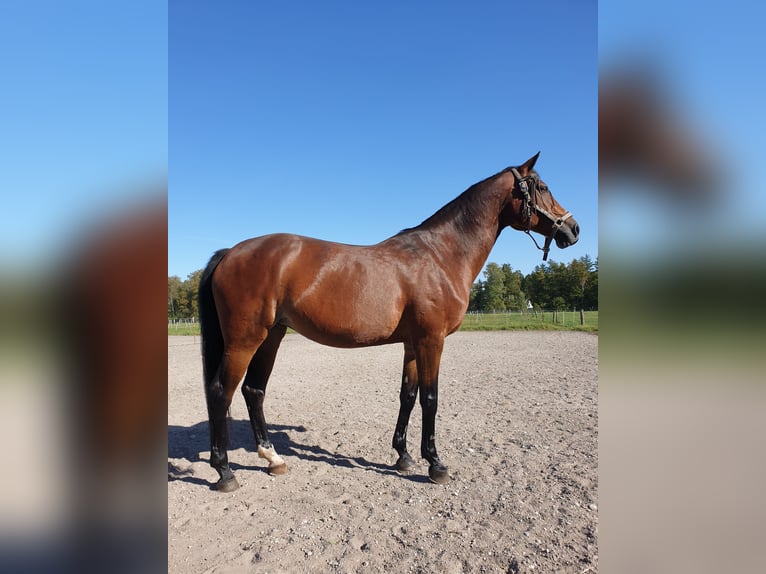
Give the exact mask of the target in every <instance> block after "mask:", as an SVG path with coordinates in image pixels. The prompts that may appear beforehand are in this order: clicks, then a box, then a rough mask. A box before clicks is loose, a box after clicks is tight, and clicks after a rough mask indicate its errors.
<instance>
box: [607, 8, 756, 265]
mask: <svg viewBox="0 0 766 574" xmlns="http://www.w3.org/2000/svg"><path fill="white" fill-rule="evenodd" d="M658 14H661V15H662V17H657V15H658ZM765 17H766V9H764V7H763V4H762V3H760V2H752V1H746V2H729V3H723V2H701V3H693V4H692V3H691V2H688V1H685V2H665V1H664V0H663V1H660V0H648V1H645V2H641V3H637V2H636V3H631V2H627V3H626V2H623V1H620V0H602V1H601V2H599V6H598V19H599V27H598V35H599V61H600V64H601V65H602V66H603V67H604V69H605V70H606V69H610V68H613V67H614V66H615V65H617V64H621V63H624V62H625V61H629V62H635V61H642V62H647V63H648V65H649V67H650V69H652V71H653V73H654V74H655V75H656V76H657V77H658V78H659V80H660V83H661V86H662V88H663V89H664V91H665V92H666V96H667V98H666V99H667V100H668V104H669V106H670V108H671V109H673V110H674V112H675V113H677V114H678V116H680V117H681V118H682V119H683V120H684V124H685V125H687V126H689V127H690V129H691V130H692V133H695V134H696V136H697V139H698V140H699V142H701V143H702V144H703V147H706V148H708V150H709V154H710V157H711V161H713V162H714V164H715V167H716V168H717V170H718V173H719V174H720V176H721V179H722V181H723V186H722V189H721V196H720V197H719V198H718V199H717V201H715V202H714V203H713V205H711V206H709V209H708V210H707V211H705V212H703V213H700V212H699V210H695V211H694V212H689V213H682V214H680V215H681V216H679V211H678V209H668V204H667V202H665V201H663V200H662V199H661V196H657V195H655V194H648V193H645V191H646V186H642V185H637V186H636V185H634V183H630V184H628V185H627V186H625V191H629V192H630V193H623V194H620V195H618V194H606V193H603V194H602V203H601V206H600V207H601V209H600V216H601V226H600V231H601V241H602V245H603V246H604V251H606V252H607V253H609V252H610V251H609V250H611V249H614V250H615V255H616V256H617V257H615V258H610V259H609V261H610V262H616V260H620V261H622V262H625V261H627V260H628V259H630V260H631V261H634V260H635V261H638V260H643V261H644V262H646V263H647V264H649V265H654V264H656V263H657V262H658V261H660V260H663V259H667V260H670V262H671V263H672V261H674V260H678V259H679V258H683V257H687V256H688V255H690V254H695V255H700V254H705V253H721V252H723V251H729V250H731V251H730V253H731V255H732V256H743V253H744V254H749V253H751V252H752V251H756V250H758V249H761V250H762V249H763V246H764V243H765V242H766V227H764V225H763V213H764V210H765V209H766V205H765V203H764V194H763V181H764V179H765V178H766V171H764V166H765V165H766V164H765V163H764V158H763V154H764V149H766V110H765V109H764V102H766V74H764V73H763V69H764V66H763V61H762V60H763V55H764V54H766V50H764V37H763V22H764V18H765ZM647 231H649V233H647ZM743 248H744V250H745V251H743Z"/></svg>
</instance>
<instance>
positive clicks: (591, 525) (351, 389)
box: [168, 332, 598, 574]
mask: <svg viewBox="0 0 766 574" xmlns="http://www.w3.org/2000/svg"><path fill="white" fill-rule="evenodd" d="M597 346H598V337H597V336H594V335H592V334H585V333H574V332H494V333H456V334H454V335H452V336H451V337H449V338H448V339H447V342H446V344H445V349H444V355H443V359H442V367H441V376H440V385H439V387H440V388H439V391H440V392H439V399H440V401H439V412H438V414H437V422H436V432H437V435H436V441H437V442H436V444H437V448H438V451H439V455H440V457H441V459H442V461H443V462H444V463H445V464H447V465H448V466H449V469H450V475H451V477H452V480H451V482H450V483H449V484H447V485H435V484H432V483H431V482H429V481H428V479H427V470H428V467H427V464H426V463H425V461H423V460H422V459H418V461H419V462H420V466H418V468H417V470H416V472H414V473H413V474H411V475H408V476H400V475H398V474H397V473H396V472H395V471H394V470H393V466H392V465H393V464H394V462H395V461H396V453H395V452H394V450H393V449H392V448H391V437H392V435H393V431H394V425H395V422H396V416H397V413H398V406H399V405H398V393H399V385H400V380H401V363H402V355H403V350H402V348H401V346H400V345H391V346H386V347H377V348H370V349H361V350H353V351H349V350H339V349H332V348H328V347H322V346H320V345H317V344H315V343H312V342H310V341H308V340H306V339H304V338H303V337H301V336H298V335H288V336H287V337H286V338H285V340H284V342H283V343H282V347H281V349H280V354H279V356H278V357H277V363H276V366H275V368H274V373H273V375H272V379H271V382H270V383H269V388H268V394H267V399H266V403H265V412H266V419H267V421H268V422H269V424H270V430H271V438H272V442H273V443H274V445H275V447H276V449H277V452H278V453H280V454H281V455H282V456H283V457H284V458H285V459H286V461H287V464H288V466H289V468H290V472H289V473H288V474H287V475H283V476H278V477H272V476H269V475H268V474H267V473H266V472H265V468H266V461H264V460H263V459H259V458H258V456H257V454H256V453H255V452H254V440H253V435H252V431H251V429H250V425H249V422H248V418H247V410H246V407H245V403H244V399H243V398H242V396H241V394H240V393H239V392H238V393H237V395H236V396H235V400H234V403H233V405H232V409H231V417H232V418H231V420H230V423H229V424H230V429H231V448H230V451H229V459H230V461H231V463H232V469H233V470H234V472H235V474H236V476H237V480H238V481H239V483H240V485H241V488H240V489H239V490H236V491H235V492H232V493H228V494H222V493H219V492H217V491H215V490H212V484H213V483H214V482H215V481H216V480H217V479H218V475H217V473H216V472H215V471H214V470H213V469H212V468H211V467H210V466H209V465H208V458H209V454H210V453H209V450H210V447H209V442H208V440H209V438H208V426H207V416H206V410H205V404H204V397H203V390H202V366H201V359H200V353H199V338H192V337H169V338H168V567H169V571H170V572H174V573H175V572H178V573H181V572H183V573H192V574H193V573H200V572H209V573H213V572H216V573H223V572H271V573H277V572H290V573H292V572H370V573H377V572H384V571H385V572H433V573H457V572H504V573H521V572H525V573H526V572H536V573H537V572H540V573H554V572H567V573H570V572H573V573H577V574H582V573H585V572H597V571H598V547H597V545H598V542H597V541H598V507H597V505H598V474H597V469H598V454H597V453H598V448H597V445H598V418H597V417H598V410H597V380H596V378H597V375H596V373H597V367H598V355H597ZM421 420H422V419H421V415H420V407H419V405H416V407H415V410H414V411H413V414H412V419H411V422H410V430H409V433H408V434H409V450H410V452H411V453H412V454H413V456H416V455H418V454H419V444H420V426H421Z"/></svg>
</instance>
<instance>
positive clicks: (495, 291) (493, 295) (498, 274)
mask: <svg viewBox="0 0 766 574" xmlns="http://www.w3.org/2000/svg"><path fill="white" fill-rule="evenodd" d="M484 277H485V278H486V282H485V284H484V285H485V286H484V289H485V292H486V294H485V295H486V299H485V307H484V309H483V310H484V311H505V309H506V305H505V299H506V298H505V274H504V273H503V270H502V269H501V268H500V266H499V265H498V264H497V263H487V267H486V268H485V269H484Z"/></svg>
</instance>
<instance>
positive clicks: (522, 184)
mask: <svg viewBox="0 0 766 574" xmlns="http://www.w3.org/2000/svg"><path fill="white" fill-rule="evenodd" d="M511 173H513V176H514V177H515V178H516V183H517V184H518V186H519V190H520V191H521V194H522V196H523V197H524V201H523V203H522V206H521V213H523V214H524V215H525V216H526V218H527V228H526V229H525V230H524V233H526V234H527V235H529V236H530V237H531V238H532V242H533V243H534V244H535V247H537V248H538V249H540V250H541V251H542V252H543V261H547V260H548V252H549V251H550V247H551V241H552V240H553V236H554V235H556V232H557V231H558V230H559V229H561V227H562V226H563V225H564V222H565V221H566V220H567V219H569V218H570V217H572V214H571V213H569V212H568V211H567V212H566V213H565V214H564V215H562V216H561V217H556V216H555V215H553V214H552V213H551V212H549V211H548V210H547V209H544V208H542V207H540V205H538V202H537V191H538V190H537V186H538V184H539V183H540V181H539V180H538V179H537V177H536V176H534V175H528V176H526V177H521V174H520V173H519V172H518V171H517V170H516V168H511ZM535 211H536V212H537V213H538V215H544V216H545V217H547V218H548V219H550V220H551V223H552V224H553V225H552V226H551V232H550V233H549V234H548V236H547V237H546V238H545V244H544V245H543V247H540V246H539V245H538V244H537V241H536V240H535V238H534V236H533V235H532V234H531V233H530V231H531V230H532V213H534V212H535Z"/></svg>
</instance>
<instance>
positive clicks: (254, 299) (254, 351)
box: [199, 152, 579, 492]
mask: <svg viewBox="0 0 766 574" xmlns="http://www.w3.org/2000/svg"><path fill="white" fill-rule="evenodd" d="M539 155H540V153H539V152H538V153H537V154H536V155H534V156H533V157H531V158H530V159H529V160H527V161H526V162H525V163H523V164H522V165H520V166H518V167H509V168H506V169H504V170H503V171H501V172H499V173H497V174H495V175H493V176H492V177H489V178H487V179H485V180H483V181H481V182H479V183H476V184H475V185H473V186H471V187H470V188H468V189H467V190H466V191H465V192H463V193H462V194H461V195H460V196H458V197H457V198H456V199H454V200H453V201H451V202H450V203H448V204H447V205H445V206H444V207H442V208H441V209H440V210H439V211H437V212H436V213H435V214H434V215H432V216H431V217H429V218H428V219H426V220H425V221H424V222H423V223H421V224H420V225H418V226H417V227H414V228H411V229H405V230H403V231H401V232H400V233H398V234H397V235H394V236H393V237H390V238H389V239H386V240H385V241H382V242H381V243H378V244H377V245H371V246H357V245H343V244H339V243H331V242H327V241H320V240H318V239H311V238H308V237H300V236H298V235H288V234H275V235H266V236H263V237H256V238H254V239H248V240H246V241H243V242H241V243H239V244H237V245H235V246H234V247H232V248H230V249H222V250H220V251H217V252H216V253H215V254H214V255H213V257H212V258H211V259H210V262H209V263H208V265H207V267H206V268H205V270H204V271H203V274H202V277H201V280H200V287H199V309H200V325H201V330H202V356H203V373H204V383H205V396H206V400H207V409H208V419H209V424H210V465H211V466H212V467H213V468H215V469H216V471H218V474H219V475H220V479H219V480H218V482H217V483H216V488H217V490H219V491H221V492H229V491H232V490H235V489H236V488H238V487H239V484H238V483H237V480H236V478H235V477H234V474H233V472H232V471H231V469H230V468H229V460H228V454H227V446H228V428H227V420H226V418H227V411H228V409H229V406H230V404H231V401H232V397H233V395H234V392H235V390H236V389H237V386H238V385H239V382H240V380H242V378H243V377H244V383H243V385H242V394H243V395H244V398H245V403H246V404H247V409H248V413H249V416H250V423H251V425H252V428H253V433H254V435H255V443H256V446H257V449H258V455H259V456H260V457H261V458H265V459H266V460H267V461H268V463H269V467H268V471H269V472H270V473H271V474H283V473H285V472H287V465H286V463H285V461H284V459H282V458H281V457H280V456H279V455H278V454H277V453H276V451H275V450H274V447H273V445H272V444H271V442H270V441H269V437H268V435H267V432H266V420H265V418H264V415H263V402H264V399H265V396H266V385H267V383H268V380H269V375H270V374H271V371H272V367H273V365H274V359H275V357H276V354H277V350H278V348H279V345H280V342H281V341H282V338H283V337H284V336H285V332H286V331H287V328H288V327H290V328H292V329H294V330H295V331H297V332H298V333H300V334H302V335H304V336H305V337H307V338H309V339H311V340H313V341H316V342H318V343H321V344H324V345H330V346H333V347H342V348H356V347H367V346H372V345H384V344H388V343H403V344H404V368H403V372H402V382H401V391H400V394H399V400H400V409H399V416H398V419H397V422H396V428H395V431H394V437H393V443H392V446H393V448H394V449H395V450H396V452H397V453H398V454H399V458H398V460H397V462H396V469H397V470H398V471H399V472H400V473H403V474H404V473H408V472H410V471H411V470H412V467H413V466H414V464H415V462H414V460H413V459H412V457H411V456H410V455H409V453H408V452H407V425H408V423H409V418H410V413H411V412H412V409H413V407H414V405H415V401H416V399H417V395H418V392H420V406H421V409H422V413H423V431H422V440H421V450H420V452H421V456H422V457H423V458H425V459H426V460H427V461H428V463H429V470H428V476H429V478H430V479H431V481H433V482H435V483H446V482H449V474H448V472H447V467H446V466H445V465H444V464H443V463H442V462H441V460H440V459H439V456H438V455H437V452H436V444H435V439H434V437H435V418H436V408H437V401H438V379H439V362H440V360H441V354H442V348H443V345H444V338H445V337H446V336H447V335H449V334H451V333H454V332H455V331H456V330H457V329H458V328H459V327H460V324H461V323H462V321H463V316H464V315H465V312H466V309H467V308H468V299H469V294H470V290H471V285H472V284H473V281H474V280H475V278H476V277H477V275H478V274H479V272H480V271H481V269H482V267H483V266H484V263H485V262H486V260H487V257H488V256H489V252H490V250H491V249H492V246H493V245H494V244H495V241H496V240H497V238H498V236H499V235H500V232H501V231H502V230H503V229H504V228H505V227H508V226H510V227H513V228H514V229H517V230H520V231H525V232H527V233H529V232H530V231H535V232H537V233H540V234H542V235H543V236H545V237H546V253H547V247H548V245H549V244H550V241H551V240H555V241H556V245H557V246H558V247H559V248H562V249H563V248H565V247H568V246H570V245H573V244H574V243H576V242H577V239H578V235H579V226H578V224H577V222H576V221H575V220H574V218H572V216H571V214H570V213H569V212H568V211H566V210H565V209H564V208H562V207H561V205H559V204H558V202H557V201H556V200H555V199H554V198H553V196H552V195H551V193H550V191H549V190H548V187H547V186H546V185H545V183H544V182H543V181H542V180H541V179H540V177H539V175H538V174H537V172H536V171H535V170H534V165H535V162H536V161H537V158H538V157H539ZM535 243H536V242H535Z"/></svg>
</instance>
